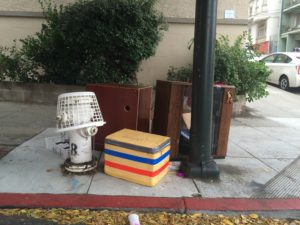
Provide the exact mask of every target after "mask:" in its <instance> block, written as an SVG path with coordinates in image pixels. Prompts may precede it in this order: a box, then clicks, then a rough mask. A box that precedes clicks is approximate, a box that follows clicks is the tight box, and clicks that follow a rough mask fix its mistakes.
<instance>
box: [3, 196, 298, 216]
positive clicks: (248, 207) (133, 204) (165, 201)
mask: <svg viewBox="0 0 300 225" xmlns="http://www.w3.org/2000/svg"><path fill="white" fill-rule="evenodd" d="M0 208H90V209H114V210H138V211H158V210H164V211H169V212H182V213H183V212H187V213H189V212H194V211H213V212H216V211H226V212H229V211H230V212H247V211H248V212H252V211H260V212H262V211H264V212H274V211H299V210H300V199H295V198H293V199H246V198H214V199H212V198H186V197H182V198H164V197H139V196H108V195H91V194H15V193H0Z"/></svg>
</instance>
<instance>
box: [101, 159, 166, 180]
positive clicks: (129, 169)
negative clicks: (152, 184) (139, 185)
mask: <svg viewBox="0 0 300 225" xmlns="http://www.w3.org/2000/svg"><path fill="white" fill-rule="evenodd" d="M104 165H105V166H109V167H112V168H115V169H119V170H124V171H127V172H130V173H136V174H139V175H143V176H147V177H155V176H156V175H158V174H160V173H161V172H162V171H163V170H164V169H165V168H166V167H168V166H169V162H166V163H165V164H164V165H163V166H162V167H160V168H159V169H158V170H156V171H154V172H150V171H147V170H141V169H137V168H134V167H131V166H125V165H122V164H119V163H114V162H111V161H108V160H105V161H104Z"/></svg>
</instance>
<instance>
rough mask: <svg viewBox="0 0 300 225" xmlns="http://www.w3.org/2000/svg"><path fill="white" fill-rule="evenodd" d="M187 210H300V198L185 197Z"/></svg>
mask: <svg viewBox="0 0 300 225" xmlns="http://www.w3.org/2000/svg"><path fill="white" fill-rule="evenodd" d="M184 201H185V205H186V208H187V210H190V211H198V210H207V211H285V210H300V199H245V198H220V199H218V198H215V199H197V198H184Z"/></svg>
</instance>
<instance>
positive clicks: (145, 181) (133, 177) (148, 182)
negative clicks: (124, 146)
mask: <svg viewBox="0 0 300 225" xmlns="http://www.w3.org/2000/svg"><path fill="white" fill-rule="evenodd" d="M104 172H105V173H106V174H108V175H110V176H113V177H117V178H121V179H124V180H128V181H131V182H134V183H137V184H142V185H145V186H150V187H152V186H154V185H156V184H157V183H158V182H159V181H160V180H161V179H162V178H163V177H164V176H165V175H166V174H167V173H168V167H166V169H164V170H163V171H162V172H161V173H160V174H158V175H157V176H155V177H151V178H150V177H146V176H143V175H138V174H135V173H130V172H127V171H124V170H119V169H116V168H112V167H109V166H105V167H104Z"/></svg>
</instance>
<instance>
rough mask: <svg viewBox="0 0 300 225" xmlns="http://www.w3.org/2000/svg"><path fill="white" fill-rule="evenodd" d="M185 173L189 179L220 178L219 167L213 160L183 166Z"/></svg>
mask: <svg viewBox="0 0 300 225" xmlns="http://www.w3.org/2000/svg"><path fill="white" fill-rule="evenodd" d="M183 172H184V176H185V177H189V178H197V177H198V178H204V179H217V178H219V177H220V171H219V167H218V165H217V164H216V162H215V161H213V160H212V161H208V162H201V163H200V164H193V163H190V162H186V163H185V164H184V165H183Z"/></svg>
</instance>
